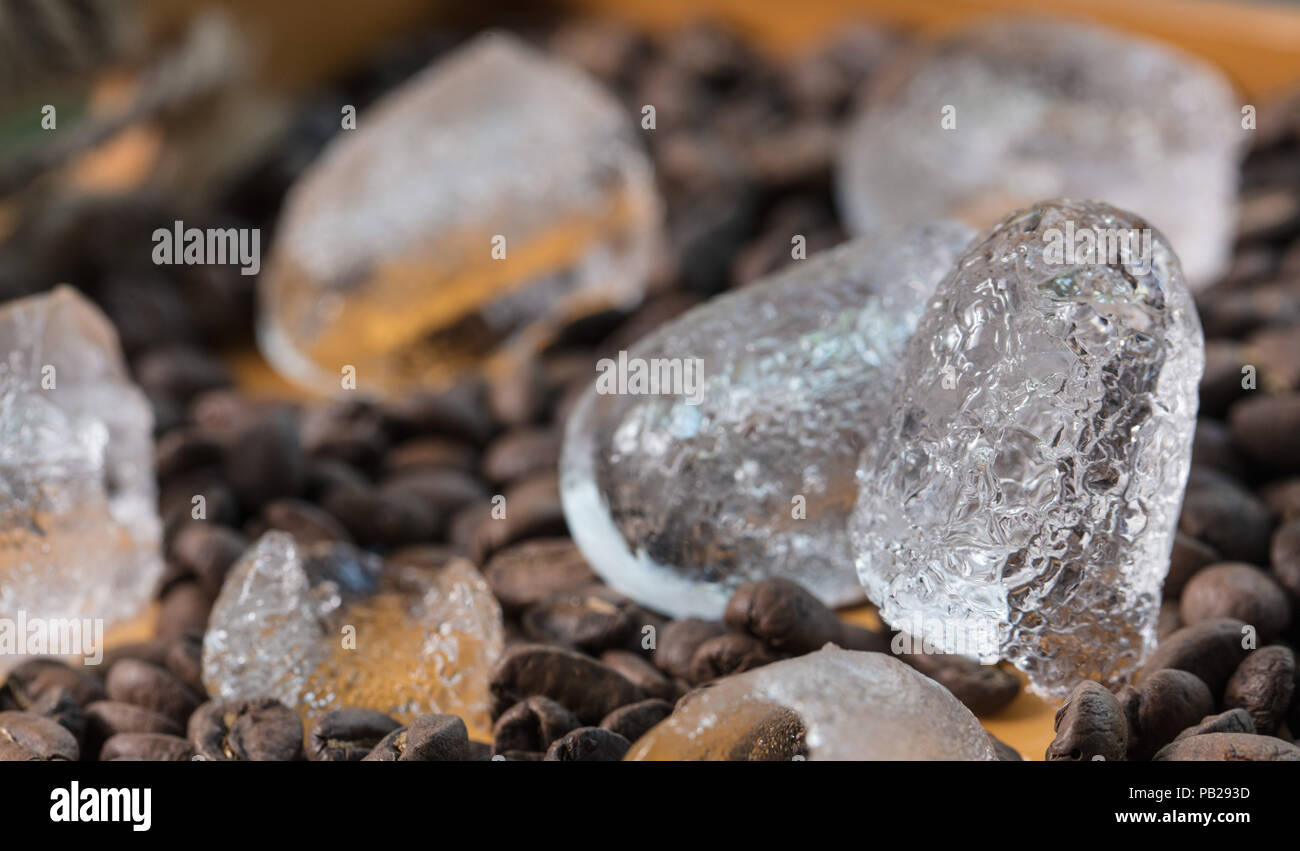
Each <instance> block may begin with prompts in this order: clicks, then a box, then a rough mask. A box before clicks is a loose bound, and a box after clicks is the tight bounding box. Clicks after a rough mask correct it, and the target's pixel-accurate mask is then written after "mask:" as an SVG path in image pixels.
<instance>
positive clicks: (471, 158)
mask: <svg viewBox="0 0 1300 851" xmlns="http://www.w3.org/2000/svg"><path fill="white" fill-rule="evenodd" d="M639 127H640V125H639V123H638V121H637V117H636V116H633V115H630V114H627V113H626V112H625V111H624V110H623V109H622V108H621V107H620V106H619V104H618V103H617V102H615V100H614V99H613V98H612V97H611V96H610V95H609V94H607V93H606V92H605V91H603V90H602V89H601V88H599V86H598V85H597V83H596V82H595V81H594V80H592V79H591V78H589V77H588V76H587V75H586V74H585V73H584V72H582V71H581V70H579V69H578V68H576V67H572V66H570V65H567V64H565V63H563V62H560V61H558V60H555V59H551V58H548V57H547V56H545V55H544V54H542V53H540V52H538V51H537V50H535V49H533V48H531V47H529V46H527V45H526V44H524V43H523V42H522V41H520V40H518V39H516V38H515V37H513V36H508V35H505V34H501V33H489V34H486V35H483V36H480V37H479V38H477V39H475V40H473V41H471V42H470V43H468V44H467V45H465V46H463V47H460V48H459V49H457V50H456V51H455V52H453V53H452V54H449V55H448V56H446V57H445V58H443V59H441V60H439V61H438V62H436V63H435V64H434V65H432V66H430V67H429V68H428V69H426V70H425V71H424V72H422V73H421V74H419V75H417V76H416V77H415V78H413V79H412V80H410V81H409V82H407V83H405V84H403V85H402V86H401V87H399V88H398V89H397V90H395V91H394V92H393V93H392V94H390V95H388V96H387V97H385V98H384V99H383V100H382V101H381V102H380V103H379V104H377V105H376V106H374V107H373V108H371V109H370V110H369V111H367V112H365V113H363V114H362V115H360V116H359V117H358V118H357V129H355V130H344V131H342V132H341V133H340V134H339V135H338V136H337V137H336V139H335V140H334V141H333V142H332V143H331V144H330V146H329V147H328V148H327V149H326V150H325V152H324V153H323V154H322V155H321V157H320V159H319V160H318V161H317V162H316V163H315V164H314V165H313V166H312V167H311V168H310V170H309V171H308V172H307V173H306V174H305V175H304V176H303V177H302V179H301V180H300V181H299V182H298V183H297V184H296V185H295V186H294V187H293V188H292V190H291V191H290V193H289V196H288V198H287V200H286V202H285V213H284V214H283V216H282V218H281V221H280V225H279V227H278V231H277V234H276V240H275V245H274V251H273V255H272V258H271V260H270V263H269V266H268V270H267V273H266V274H264V276H263V280H262V282H261V284H260V286H261V290H260V302H261V304H260V314H259V320H258V323H259V327H258V337H259V341H260V344H261V346H262V349H263V351H264V353H265V354H266V356H267V358H268V360H270V362H271V363H272V365H273V366H275V367H276V369H278V370H279V371H280V372H282V373H283V374H285V375H286V376H288V377H290V378H292V379H294V380H296V381H298V382H301V383H303V384H306V385H308V386H311V387H314V388H316V389H317V390H318V391H321V392H325V393H338V392H339V387H340V375H341V372H342V370H343V369H344V367H346V366H352V367H354V368H355V370H356V377H357V382H358V387H359V388H360V389H362V390H364V391H366V392H369V393H372V394H376V395H394V394H397V393H400V392H403V391H406V390H410V389H413V388H417V387H424V386H437V385H444V384H446V383H448V382H450V381H451V380H452V379H454V378H455V377H456V376H457V375H459V374H461V373H463V372H464V371H466V370H469V369H472V368H475V367H476V366H478V365H480V364H481V363H482V362H483V361H484V360H485V359H489V358H491V356H492V355H494V354H499V353H501V352H502V351H503V350H510V349H511V348H512V347H525V348H526V347H528V346H530V345H534V344H535V343H536V342H537V341H538V340H539V339H542V338H544V337H545V335H546V330H547V323H548V322H552V323H553V322H558V321H561V320H562V319H564V318H572V317H573V316H577V315H581V314H583V313H584V312H587V311H593V310H598V309H603V308H606V307H610V306H627V305H629V304H632V303H635V302H636V301H637V300H638V299H639V298H640V296H641V294H642V289H643V285H644V283H645V280H646V278H647V277H648V275H649V272H650V269H651V265H652V263H653V260H654V253H655V248H656V247H657V245H658V243H659V238H660V230H661V218H662V214H661V204H660V201H659V198H658V195H657V191H656V188H655V185H654V175H653V169H652V167H651V165H650V162H649V159H648V158H647V157H646V155H645V153H644V151H643V149H642V146H641V143H640V139H639V138H638V137H637V134H639V133H640V132H641V131H640V129H639Z"/></svg>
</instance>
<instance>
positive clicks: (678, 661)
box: [653, 618, 727, 680]
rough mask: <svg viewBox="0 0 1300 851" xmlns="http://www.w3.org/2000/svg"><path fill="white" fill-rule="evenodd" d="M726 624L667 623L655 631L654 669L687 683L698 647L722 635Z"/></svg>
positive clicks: (695, 620) (725, 629)
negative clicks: (656, 638)
mask: <svg viewBox="0 0 1300 851" xmlns="http://www.w3.org/2000/svg"><path fill="white" fill-rule="evenodd" d="M726 632H727V626H726V624H724V623H722V622H721V621H705V620H699V619H697V618H685V619H683V620H677V621H669V622H668V623H667V624H665V625H664V628H663V629H661V630H659V634H658V640H657V642H656V646H655V651H654V657H653V659H654V663H655V667H657V668H659V670H661V671H665V672H667V673H668V674H669V675H670V676H673V677H679V678H681V679H683V680H689V679H690V676H691V659H692V658H694V656H695V651H696V650H698V649H699V646H700V645H701V644H703V643H704V642H706V641H708V640H709V639H710V638H715V637H717V636H719V635H725V634H726Z"/></svg>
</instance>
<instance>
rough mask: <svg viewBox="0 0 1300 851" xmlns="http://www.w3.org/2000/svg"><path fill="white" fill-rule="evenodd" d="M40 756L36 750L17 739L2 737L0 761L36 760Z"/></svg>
mask: <svg viewBox="0 0 1300 851" xmlns="http://www.w3.org/2000/svg"><path fill="white" fill-rule="evenodd" d="M38 759H40V757H38V756H37V755H36V752H35V751H33V750H29V749H28V748H26V747H24V746H23V745H20V744H19V743H18V742H16V741H10V740H9V739H4V738H0V762H35V761H37V760H38Z"/></svg>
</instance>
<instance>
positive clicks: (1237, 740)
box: [1155, 733, 1300, 762]
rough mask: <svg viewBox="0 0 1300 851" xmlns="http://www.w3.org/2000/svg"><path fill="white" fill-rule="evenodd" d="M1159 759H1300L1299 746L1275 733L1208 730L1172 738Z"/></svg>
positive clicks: (1293, 760)
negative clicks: (1263, 734)
mask: <svg viewBox="0 0 1300 851" xmlns="http://www.w3.org/2000/svg"><path fill="white" fill-rule="evenodd" d="M1155 760H1156V761H1157V762H1186V761H1194V760H1205V761H1210V762H1300V748H1298V747H1296V746H1295V745H1292V744H1288V743H1287V742H1284V741H1283V740H1281V739H1275V738H1273V737H1272V736H1258V735H1252V734H1250V733H1206V734H1203V735H1200V736H1189V737H1187V738H1186V739H1179V740H1178V741H1175V742H1171V743H1169V744H1168V745H1165V746H1164V747H1163V748H1161V749H1160V752H1159V753H1157V754H1156V755H1155Z"/></svg>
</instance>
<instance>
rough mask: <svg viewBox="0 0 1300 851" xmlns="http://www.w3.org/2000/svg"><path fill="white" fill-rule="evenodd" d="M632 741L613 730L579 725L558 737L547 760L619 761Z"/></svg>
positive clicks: (549, 750) (547, 753) (547, 752)
mask: <svg viewBox="0 0 1300 851" xmlns="http://www.w3.org/2000/svg"><path fill="white" fill-rule="evenodd" d="M630 747H632V743H631V742H629V741H628V740H627V739H625V738H623V737H622V736H620V735H619V734H618V733H615V732H613V731H612V730H606V729H604V728H602V727H579V728H578V729H576V730H574V731H573V732H571V733H567V734H566V735H564V736H561V737H560V738H559V739H556V740H555V742H553V743H552V744H551V747H550V749H548V750H547V751H546V761H547V762H618V761H619V760H620V759H622V758H623V755H624V754H626V753H627V751H628V748H630Z"/></svg>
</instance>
